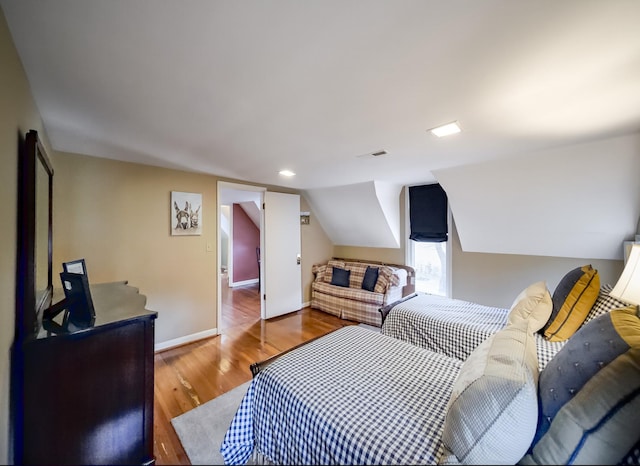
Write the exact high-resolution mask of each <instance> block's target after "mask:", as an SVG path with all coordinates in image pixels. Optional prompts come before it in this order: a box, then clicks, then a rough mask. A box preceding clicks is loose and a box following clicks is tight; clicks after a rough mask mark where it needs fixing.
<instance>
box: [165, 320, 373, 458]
mask: <svg viewBox="0 0 640 466" xmlns="http://www.w3.org/2000/svg"><path fill="white" fill-rule="evenodd" d="M358 325H359V326H360V327H364V328H366V329H367V330H372V331H374V332H379V331H380V328H378V327H374V326H372V325H367V324H358ZM250 383H251V382H250V381H249V382H245V383H243V384H242V385H240V386H239V387H236V388H234V389H232V390H230V391H228V392H227V393H223V394H222V395H220V396H219V397H217V398H214V399H213V400H211V401H207V402H206V403H205V404H203V405H200V406H198V407H197V408H194V409H192V410H191V411H187V412H186V413H184V414H181V415H180V416H177V417H174V418H173V419H171V424H172V425H173V428H174V429H175V431H176V434H178V438H179V439H180V442H181V443H182V447H183V448H184V451H185V452H186V453H187V456H188V457H189V461H191V464H224V461H223V459H222V455H221V454H220V445H221V444H222V440H223V439H224V436H225V434H226V433H227V429H228V428H229V425H230V424H231V420H232V419H233V416H234V415H235V414H236V411H237V409H238V406H240V402H241V401H242V397H243V396H244V394H245V393H246V392H247V388H248V387H249V384H250Z"/></svg>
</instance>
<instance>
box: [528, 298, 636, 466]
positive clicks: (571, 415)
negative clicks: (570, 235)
mask: <svg viewBox="0 0 640 466" xmlns="http://www.w3.org/2000/svg"><path fill="white" fill-rule="evenodd" d="M538 392H539V405H540V407H539V412H540V415H539V418H538V426H537V430H536V435H535V437H534V440H533V442H532V444H531V448H530V450H529V452H528V454H527V455H526V456H525V457H524V458H522V461H521V463H520V464H620V463H619V462H620V461H621V460H622V459H623V458H625V457H626V456H627V454H628V453H629V452H630V451H631V450H632V449H633V448H634V445H637V444H638V442H640V429H638V414H637V413H638V412H640V317H638V311H637V307H636V306H627V307H624V308H621V309H616V310H613V311H611V312H609V313H607V314H604V315H601V316H600V317H598V318H597V319H595V320H592V321H591V322H589V323H588V324H585V325H584V326H583V327H582V328H581V329H580V330H578V331H577V332H576V333H575V335H573V336H572V337H571V338H570V339H569V341H568V342H567V343H566V344H565V345H564V346H563V347H562V349H561V350H560V351H559V352H558V353H556V355H555V356H554V357H553V359H552V360H551V361H549V364H548V365H547V366H546V367H545V368H544V370H543V371H542V372H541V373H540V383H539V387H538Z"/></svg>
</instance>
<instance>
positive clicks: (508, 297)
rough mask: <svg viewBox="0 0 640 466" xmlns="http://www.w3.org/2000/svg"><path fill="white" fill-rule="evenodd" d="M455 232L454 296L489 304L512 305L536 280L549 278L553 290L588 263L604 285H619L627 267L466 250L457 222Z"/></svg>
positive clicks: (609, 262)
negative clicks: (567, 274)
mask: <svg viewBox="0 0 640 466" xmlns="http://www.w3.org/2000/svg"><path fill="white" fill-rule="evenodd" d="M452 234H453V244H452V249H453V255H452V260H453V264H452V267H451V268H452V272H453V277H452V280H451V281H452V284H453V289H452V296H453V297H454V298H457V299H463V300H465V301H474V302H478V303H481V304H484V305H486V306H496V307H509V306H511V304H512V303H513V300H514V299H515V297H516V296H517V295H518V293H520V291H522V290H523V289H524V288H526V287H527V286H529V285H530V284H532V283H534V282H536V281H546V283H547V288H548V289H549V291H551V293H553V291H554V290H555V288H556V286H557V285H558V282H559V281H560V280H561V279H562V277H564V275H565V274H566V273H567V272H569V271H570V270H572V269H574V268H576V267H580V266H583V265H586V264H591V265H592V266H593V267H594V268H595V269H597V270H598V274H599V275H600V283H601V284H605V283H610V284H611V285H615V283H616V281H617V280H618V278H619V277H620V274H621V273H622V269H623V267H624V265H623V261H618V260H602V259H588V258H585V259H574V258H566V257H546V256H522V255H516V254H484V253H474V252H464V251H462V248H461V246H460V239H459V238H458V233H457V231H456V229H455V223H454V225H453V231H452ZM620 247H622V245H620Z"/></svg>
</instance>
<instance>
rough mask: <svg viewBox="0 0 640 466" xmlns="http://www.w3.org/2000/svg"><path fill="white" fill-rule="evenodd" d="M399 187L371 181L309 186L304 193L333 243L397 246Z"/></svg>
mask: <svg viewBox="0 0 640 466" xmlns="http://www.w3.org/2000/svg"><path fill="white" fill-rule="evenodd" d="M401 190H402V186H401V185H398V184H392V183H382V182H374V181H371V182H368V183H357V184H352V185H348V186H340V187H336V188H323V189H309V190H305V191H304V196H305V197H306V198H307V201H308V202H309V205H310V206H311V208H312V209H313V213H314V214H315V215H316V216H317V217H318V220H319V222H320V224H321V225H322V227H323V229H324V231H325V232H326V233H327V235H328V236H329V238H331V240H332V242H333V243H334V244H336V245H340V246H363V247H378V248H397V247H399V246H400V191H401ZM311 221H313V219H311Z"/></svg>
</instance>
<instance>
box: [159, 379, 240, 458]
mask: <svg viewBox="0 0 640 466" xmlns="http://www.w3.org/2000/svg"><path fill="white" fill-rule="evenodd" d="M250 383H251V382H245V383H243V384H242V385H240V386H239V387H236V388H234V389H233V390H230V391H228V392H227V393H223V394H222V395H220V396H219V397H217V398H214V399H213V400H211V401H207V402H206V403H205V404H203V405H200V406H198V407H197V408H194V409H192V410H191V411H187V412H186V413H184V414H181V415H180V416H178V417H174V418H173V419H172V420H171V424H172V425H173V428H174V429H175V431H176V433H177V434H178V437H179V438H180V442H182V446H183V447H184V450H185V452H186V453H187V456H188V457H189V461H191V464H224V461H223V460H222V455H221V454H220V445H221V444H222V440H223V439H224V436H225V434H226V433H227V429H228V428H229V425H230V424H231V420H232V419H233V416H234V415H235V414H236V410H237V409H238V406H240V401H242V397H243V396H244V394H245V393H246V391H247V388H248V387H249V384H250Z"/></svg>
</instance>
